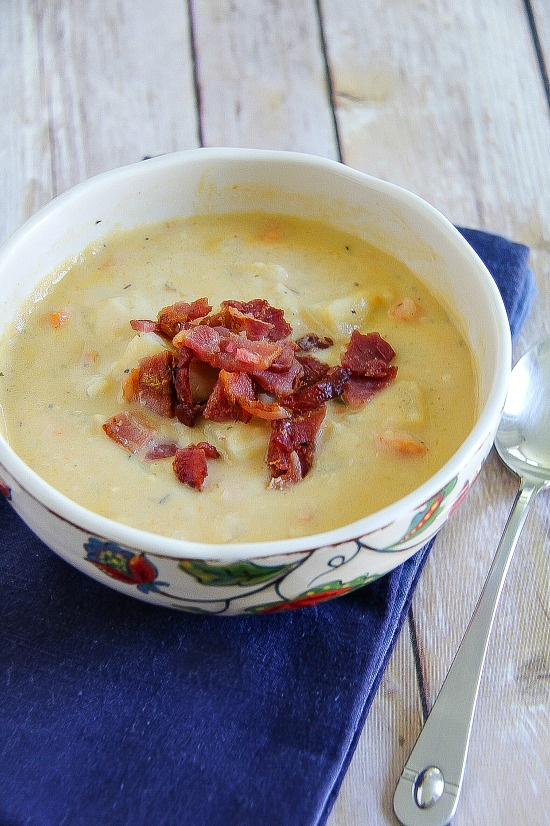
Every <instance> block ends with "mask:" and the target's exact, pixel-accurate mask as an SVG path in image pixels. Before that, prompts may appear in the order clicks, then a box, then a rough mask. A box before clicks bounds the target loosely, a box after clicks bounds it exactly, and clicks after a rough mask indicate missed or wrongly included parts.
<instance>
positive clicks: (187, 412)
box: [172, 347, 195, 427]
mask: <svg viewBox="0 0 550 826" xmlns="http://www.w3.org/2000/svg"><path fill="white" fill-rule="evenodd" d="M192 358H193V353H192V351H191V350H190V349H189V348H188V347H182V348H181V350H178V353H177V356H176V357H175V361H174V366H173V371H172V378H173V382H174V392H175V394H176V402H175V405H174V414H175V416H176V418H177V420H178V421H179V422H181V423H182V424H185V425H187V427H193V425H194V424H195V408H194V405H193V397H192V394H191V383H190V380H189V365H190V364H191V360H192Z"/></svg>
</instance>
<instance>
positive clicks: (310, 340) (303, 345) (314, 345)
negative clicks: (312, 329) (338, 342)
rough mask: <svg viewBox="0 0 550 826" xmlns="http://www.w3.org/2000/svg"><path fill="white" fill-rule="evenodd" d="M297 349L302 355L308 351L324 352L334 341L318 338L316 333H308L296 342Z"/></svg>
mask: <svg viewBox="0 0 550 826" xmlns="http://www.w3.org/2000/svg"><path fill="white" fill-rule="evenodd" d="M296 344H297V345H298V348H299V349H300V350H301V351H302V352H303V353H309V351H310V350H326V349H327V348H328V347H332V345H333V344H334V341H333V340H332V339H331V338H329V337H328V336H318V335H317V334H316V333H308V334H307V335H305V336H302V337H301V338H299V339H298V340H297V341H296Z"/></svg>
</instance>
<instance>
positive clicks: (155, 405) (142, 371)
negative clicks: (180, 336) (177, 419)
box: [137, 350, 176, 419]
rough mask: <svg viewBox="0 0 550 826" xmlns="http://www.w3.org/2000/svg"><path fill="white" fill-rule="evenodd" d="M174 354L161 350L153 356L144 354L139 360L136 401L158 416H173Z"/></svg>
mask: <svg viewBox="0 0 550 826" xmlns="http://www.w3.org/2000/svg"><path fill="white" fill-rule="evenodd" d="M173 362H174V356H173V354H172V353H171V352H170V350H162V351H161V352H160V353H155V355H154V356H146V357H145V358H143V359H141V361H140V362H139V368H138V370H139V378H138V393H137V395H138V401H139V403H140V404H143V405H144V406H145V407H148V408H149V409H150V410H153V411H154V412H155V413H158V414H159V416H165V417H166V418H168V419H171V418H172V417H173V416H174V405H175V401H176V394H175V390H174V384H173V380H172V368H173Z"/></svg>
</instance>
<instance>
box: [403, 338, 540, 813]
mask: <svg viewBox="0 0 550 826" xmlns="http://www.w3.org/2000/svg"><path fill="white" fill-rule="evenodd" d="M495 447H496V449H497V451H498V453H499V456H500V457H501V459H502V461H503V462H504V464H505V465H507V467H509V468H510V469H511V470H513V471H514V473H516V474H517V476H519V478H520V486H519V491H518V494H517V496H516V499H515V502H514V505H513V507H512V511H511V513H510V516H509V518H508V522H507V524H506V528H505V529H504V533H503V535H502V539H501V541H500V544H499V546H498V549H497V552H496V554H495V558H494V560H493V564H492V565H491V570H490V571H489V575H488V577H487V580H486V582H485V585H484V588H483V591H482V593H481V596H480V598H479V601H478V603H477V606H476V609H475V611H474V614H473V616H472V619H471V621H470V625H469V626H468V630H467V631H466V633H465V635H464V638H463V640H462V642H461V644H460V647H459V649H458V651H457V654H456V656H455V659H454V661H453V664H452V666H451V668H450V670H449V673H448V675H447V678H446V680H445V682H444V683H443V686H442V688H441V691H440V692H439V695H438V697H437V700H436V702H435V703H434V705H433V708H432V710H431V712H430V715H429V717H428V719H427V720H426V722H425V724H424V727H423V729H422V731H421V733H420V736H419V738H418V740H417V741H416V744H415V746H414V748H413V750H412V752H411V754H410V756H409V759H408V761H407V764H406V766H405V768H404V769H403V772H402V774H401V777H400V779H399V782H398V784H397V788H396V790H395V796H394V801H393V806H394V811H395V814H396V815H397V817H398V818H399V820H400V821H401V823H403V824H405V826H422V824H425V826H428V824H429V826H446V824H447V823H449V822H450V820H451V819H452V817H453V815H454V813H455V811H456V807H457V804H458V797H459V795H460V789H461V784H462V777H463V774H464V767H465V764H466V755H467V752H468V743H469V739H470V732H471V728H472V722H473V718H474V711H475V706H476V700H477V694H478V689H479V683H480V680H481V672H482V669H483V663H484V660H485V653H486V651H487V643H488V641H489V635H490V633H491V627H492V624H493V619H494V616H495V611H496V608H497V604H498V600H499V597H500V594H501V591H502V586H503V584H504V578H505V576H506V573H507V571H508V566H509V564H510V560H511V558H512V554H513V552H514V549H515V547H516V544H517V540H518V537H519V534H520V531H521V529H522V527H523V523H524V521H525V517H526V516H527V509H528V506H529V504H530V502H531V500H532V499H533V497H534V496H535V495H536V494H537V493H538V492H539V491H540V490H542V489H543V488H546V487H550V339H548V340H546V341H542V342H540V343H539V344H537V345H535V347H533V348H532V349H531V350H529V352H528V353H526V354H525V355H524V356H523V358H522V359H520V361H519V362H518V363H517V364H516V366H515V368H514V370H513V371H512V375H511V379H510V386H509V390H508V397H507V399H506V404H505V406H504V412H503V415H502V420H501V422H500V425H499V429H498V432H497V436H496V439H495Z"/></svg>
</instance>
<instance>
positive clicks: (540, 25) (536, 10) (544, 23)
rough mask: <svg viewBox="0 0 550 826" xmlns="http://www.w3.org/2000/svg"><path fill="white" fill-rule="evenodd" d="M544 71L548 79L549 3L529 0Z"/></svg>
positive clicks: (549, 53)
mask: <svg viewBox="0 0 550 826" xmlns="http://www.w3.org/2000/svg"><path fill="white" fill-rule="evenodd" d="M530 3H531V9H532V12H533V20H534V23H535V26H536V30H537V36H538V40H539V43H540V47H541V51H542V56H543V59H544V62H545V67H546V73H547V75H548V78H549V80H550V4H549V3H548V2H547V0H530Z"/></svg>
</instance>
